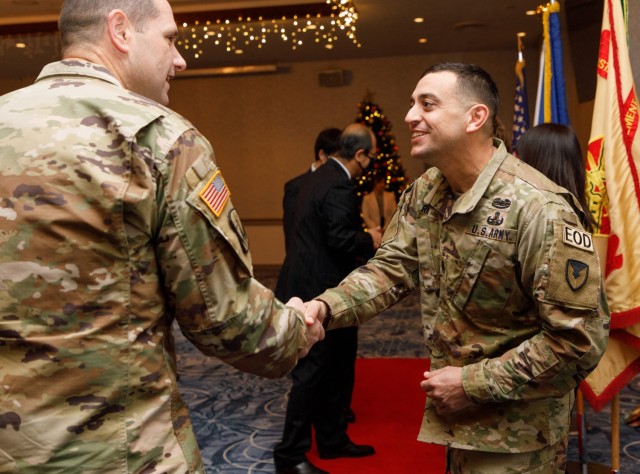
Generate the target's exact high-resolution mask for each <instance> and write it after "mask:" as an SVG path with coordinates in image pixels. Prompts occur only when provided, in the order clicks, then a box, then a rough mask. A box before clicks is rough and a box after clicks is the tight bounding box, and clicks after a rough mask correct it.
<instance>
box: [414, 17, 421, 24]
mask: <svg viewBox="0 0 640 474" xmlns="http://www.w3.org/2000/svg"><path fill="white" fill-rule="evenodd" d="M413 21H415V22H416V23H424V18H422V17H417V18H414V19H413Z"/></svg>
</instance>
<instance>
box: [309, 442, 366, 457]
mask: <svg viewBox="0 0 640 474" xmlns="http://www.w3.org/2000/svg"><path fill="white" fill-rule="evenodd" d="M375 453H376V450H375V449H373V446H369V445H368V444H355V443H352V442H351V441H349V442H348V443H347V444H345V445H344V446H340V447H338V448H329V449H323V450H318V455H319V456H320V459H335V458H363V457H365V456H371V455H372V454H375Z"/></svg>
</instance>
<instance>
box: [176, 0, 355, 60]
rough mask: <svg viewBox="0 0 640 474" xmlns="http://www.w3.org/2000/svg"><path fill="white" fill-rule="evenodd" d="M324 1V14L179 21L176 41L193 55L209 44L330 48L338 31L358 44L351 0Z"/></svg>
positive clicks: (231, 48)
mask: <svg viewBox="0 0 640 474" xmlns="http://www.w3.org/2000/svg"><path fill="white" fill-rule="evenodd" d="M326 3H327V4H328V5H329V6H330V13H329V14H328V15H323V14H322V13H317V14H311V13H306V14H302V15H296V14H291V15H290V16H286V15H283V16H281V17H279V18H270V19H269V18H265V17H264V16H262V15H258V16H254V17H252V16H237V17H234V18H224V19H222V18H217V19H216V20H195V21H193V22H183V23H182V24H181V28H180V30H181V31H180V33H181V35H180V38H179V40H178V42H177V45H178V48H181V49H184V51H185V52H187V53H190V54H191V55H192V56H193V57H194V58H196V59H197V58H199V57H201V56H203V55H204V54H205V52H206V50H207V48H208V47H209V46H214V47H218V48H222V49H224V50H225V51H226V52H228V53H235V54H243V53H244V51H245V50H246V49H248V48H251V47H255V48H257V49H261V48H264V47H265V46H266V45H267V44H269V42H272V41H282V42H284V43H288V44H289V45H290V46H291V49H293V50H296V49H298V48H299V47H301V46H303V45H304V44H307V43H314V44H318V45H322V46H324V47H325V48H327V49H332V48H333V47H334V44H335V43H336V42H337V41H338V40H339V38H340V36H341V35H345V36H346V37H347V39H348V40H349V41H351V42H352V43H353V44H354V45H355V46H356V47H358V48H359V47H361V45H360V43H359V42H358V39H357V37H356V23H357V21H358V12H357V10H356V7H355V6H354V5H353V2H352V0H326ZM218 13H219V12H218Z"/></svg>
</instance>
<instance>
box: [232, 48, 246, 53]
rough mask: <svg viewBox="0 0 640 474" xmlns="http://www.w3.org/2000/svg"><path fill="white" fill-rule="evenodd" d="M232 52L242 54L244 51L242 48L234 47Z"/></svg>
mask: <svg viewBox="0 0 640 474" xmlns="http://www.w3.org/2000/svg"><path fill="white" fill-rule="evenodd" d="M234 52H235V53H236V54H243V53H244V51H243V50H242V49H236V50H235V51H234Z"/></svg>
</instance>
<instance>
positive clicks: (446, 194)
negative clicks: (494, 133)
mask: <svg viewBox="0 0 640 474" xmlns="http://www.w3.org/2000/svg"><path fill="white" fill-rule="evenodd" d="M493 145H494V146H495V147H496V148H497V150H496V151H495V152H494V153H493V156H492V157H491V159H490V160H489V162H488V163H487V164H486V165H485V167H484V169H483V170H482V171H481V172H480V175H479V176H478V179H476V182H475V183H474V184H473V186H472V187H471V189H469V190H467V192H465V193H464V194H462V195H461V196H459V197H457V198H456V196H455V194H454V193H453V190H452V189H451V186H450V185H449V183H448V182H447V180H446V179H445V177H444V176H443V175H442V172H441V171H440V170H439V169H436V172H435V174H434V175H433V179H432V183H433V185H432V188H431V190H430V191H429V192H428V193H427V195H426V196H425V198H424V200H423V203H425V204H426V203H428V204H429V206H431V207H433V208H434V209H436V210H437V211H438V212H440V213H441V214H443V216H444V218H445V219H449V218H450V217H451V216H452V215H454V214H466V213H468V212H471V211H472V210H473V209H474V208H475V207H476V205H477V204H478V202H479V201H480V199H481V198H482V196H483V195H484V194H485V192H486V190H487V188H488V187H489V185H490V184H491V182H492V181H493V178H494V176H495V174H496V172H497V171H498V169H499V168H500V166H501V165H502V163H503V162H504V160H505V159H506V158H507V156H509V154H508V153H507V149H506V148H505V146H504V143H502V141H500V140H497V139H494V141H493Z"/></svg>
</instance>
